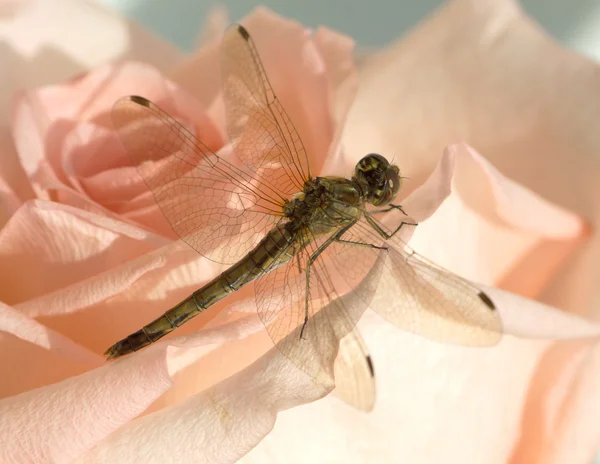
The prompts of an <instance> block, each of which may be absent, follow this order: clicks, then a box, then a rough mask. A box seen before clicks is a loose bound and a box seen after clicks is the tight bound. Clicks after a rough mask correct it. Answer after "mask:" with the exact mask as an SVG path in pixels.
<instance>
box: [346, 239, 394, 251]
mask: <svg viewBox="0 0 600 464" xmlns="http://www.w3.org/2000/svg"><path fill="white" fill-rule="evenodd" d="M336 242H338V243H347V244H348V245H355V246H364V247H369V248H376V249H377V250H387V249H388V247H386V246H379V245H373V244H372V243H364V242H355V241H353V240H344V239H342V238H339V239H337V240H336Z"/></svg>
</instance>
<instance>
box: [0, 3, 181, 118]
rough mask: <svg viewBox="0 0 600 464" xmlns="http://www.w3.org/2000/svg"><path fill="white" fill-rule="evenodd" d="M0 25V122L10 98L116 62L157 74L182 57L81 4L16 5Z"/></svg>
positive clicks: (107, 14) (94, 7)
mask: <svg viewBox="0 0 600 464" xmlns="http://www.w3.org/2000/svg"><path fill="white" fill-rule="evenodd" d="M21 3H22V7H21V8H17V9H14V10H13V11H12V16H11V19H10V21H3V22H2V24H0V40H1V41H2V42H3V43H4V44H5V46H4V47H3V49H2V55H1V56H2V63H3V65H2V66H3V68H4V69H9V70H10V72H8V73H6V72H5V73H2V74H0V88H2V93H1V95H0V122H4V121H5V120H6V118H7V117H8V116H9V105H10V103H11V99H12V95H13V93H14V92H16V91H19V90H23V89H28V88H33V87H35V86H39V85H48V84H53V83H56V82H60V81H62V80H63V79H68V78H70V77H71V76H73V75H75V74H78V73H81V72H83V71H86V70H88V69H90V68H92V67H94V66H98V65H100V64H104V63H107V62H109V61H112V60H117V59H135V60H142V61H145V62H147V63H149V64H152V65H154V66H156V67H158V68H159V69H162V70H168V69H170V68H171V67H173V66H175V65H176V64H177V63H178V62H179V61H180V60H181V59H182V54H181V52H179V51H178V50H177V49H176V48H175V47H174V46H172V45H169V44H167V43H166V42H164V41H163V40H161V39H159V38H158V37H156V36H154V35H153V34H152V33H150V32H148V31H146V30H144V29H142V28H140V27H139V26H137V25H135V24H133V23H131V22H130V21H127V20H126V19H124V18H122V17H120V16H117V15H116V14H115V13H114V12H113V11H111V10H108V9H106V8H103V7H101V6H100V5H98V4H97V3H96V2H91V1H87V0H83V1H81V0H65V1H61V2H58V3H56V4H55V3H49V2H47V1H45V0H30V1H28V2H21Z"/></svg>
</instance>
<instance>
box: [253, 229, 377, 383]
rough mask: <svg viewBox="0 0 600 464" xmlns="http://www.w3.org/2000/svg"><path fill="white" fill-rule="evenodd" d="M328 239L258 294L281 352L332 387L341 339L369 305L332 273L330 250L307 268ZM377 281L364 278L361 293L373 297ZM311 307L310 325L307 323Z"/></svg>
mask: <svg viewBox="0 0 600 464" xmlns="http://www.w3.org/2000/svg"><path fill="white" fill-rule="evenodd" d="M325 240H326V237H322V238H319V239H317V240H315V239H313V241H312V242H311V243H309V244H307V245H306V246H305V248H303V249H302V250H301V251H298V252H296V255H295V256H294V257H293V258H292V259H291V260H290V261H289V262H288V263H287V264H285V265H282V266H280V267H278V268H276V269H273V270H271V271H270V272H268V273H267V274H266V275H264V276H263V277H262V278H261V279H260V280H258V281H257V282H256V283H255V290H256V304H257V310H258V314H259V317H260V318H261V320H262V321H263V323H264V325H265V327H266V329H267V332H268V333H269V335H270V337H271V339H272V340H273V342H274V343H275V345H276V346H277V347H278V349H279V350H280V351H281V353H282V354H283V355H284V356H286V357H287V358H288V359H289V360H290V361H291V362H292V363H294V364H295V365H296V366H297V367H298V368H299V369H301V370H302V371H303V372H305V373H306V374H307V375H308V376H309V377H311V378H312V379H313V381H315V382H318V383H319V384H321V385H328V386H333V385H334V361H335V359H336V356H337V354H338V347H339V343H340V340H341V339H342V338H344V337H345V336H346V335H348V334H349V333H350V332H351V331H352V330H353V328H354V326H355V325H356V323H357V322H358V319H359V318H360V316H361V315H362V314H363V312H364V310H365V309H366V305H365V304H364V302H363V301H362V300H361V299H359V298H355V295H354V294H353V293H352V292H348V291H346V290H347V289H346V288H345V283H344V282H343V281H341V280H339V279H337V277H336V276H335V274H334V273H333V272H332V271H334V269H332V268H330V267H329V263H330V262H331V260H330V256H329V255H330V253H331V247H327V248H326V249H325V251H324V252H323V253H322V254H321V255H320V256H319V257H318V259H316V261H314V262H313V264H312V265H311V266H310V270H309V269H308V263H309V260H310V257H311V256H314V254H315V253H316V252H317V250H318V249H319V247H320V246H321V245H322V244H323V242H324V241H325ZM289 252H290V250H283V251H282V253H289ZM307 274H309V277H308V284H307ZM368 276H369V273H367V277H368ZM376 280H377V279H369V278H366V279H364V280H363V282H361V284H360V292H361V295H367V294H368V293H369V289H368V288H367V287H370V288H371V291H374V288H375V285H376ZM340 295H341V296H340ZM307 303H308V321H307V322H306V325H304V321H305V312H306V304H307Z"/></svg>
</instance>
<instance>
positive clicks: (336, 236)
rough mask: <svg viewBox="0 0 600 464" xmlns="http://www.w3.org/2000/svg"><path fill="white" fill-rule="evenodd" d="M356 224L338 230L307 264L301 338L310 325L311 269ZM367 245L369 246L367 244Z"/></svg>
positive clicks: (353, 222)
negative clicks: (329, 247)
mask: <svg viewBox="0 0 600 464" xmlns="http://www.w3.org/2000/svg"><path fill="white" fill-rule="evenodd" d="M354 224H356V221H352V222H351V223H349V224H348V225H346V226H344V227H343V228H341V229H340V230H338V231H337V232H336V233H335V234H333V235H332V236H331V237H329V238H328V239H327V240H325V241H324V242H323V243H322V244H321V245H320V246H319V248H318V249H317V251H315V252H314V253H313V254H312V255H311V256H310V258H308V261H307V263H306V271H305V274H306V290H305V294H304V295H305V296H304V298H305V305H304V322H303V323H302V328H301V329H300V338H304V337H303V335H304V329H306V324H307V323H308V314H309V312H308V296H309V291H310V267H311V266H312V264H313V263H314V262H315V261H316V259H317V258H318V257H319V255H320V254H321V253H323V252H324V251H325V250H326V249H327V247H328V246H329V245H331V244H332V243H333V242H339V241H340V237H341V236H342V235H344V234H345V233H346V231H347V230H348V229H350V228H351V227H352V226H353V225H354ZM365 245H367V244H365Z"/></svg>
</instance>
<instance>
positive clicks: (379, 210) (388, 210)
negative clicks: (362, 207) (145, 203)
mask: <svg viewBox="0 0 600 464" xmlns="http://www.w3.org/2000/svg"><path fill="white" fill-rule="evenodd" d="M393 209H397V210H399V211H400V212H401V213H402V214H404V215H405V216H408V214H406V212H405V211H404V210H403V209H402V206H400V205H389V206H388V207H387V208H385V209H378V210H375V211H370V212H368V213H366V214H378V213H389V212H390V211H391V210H393Z"/></svg>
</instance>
